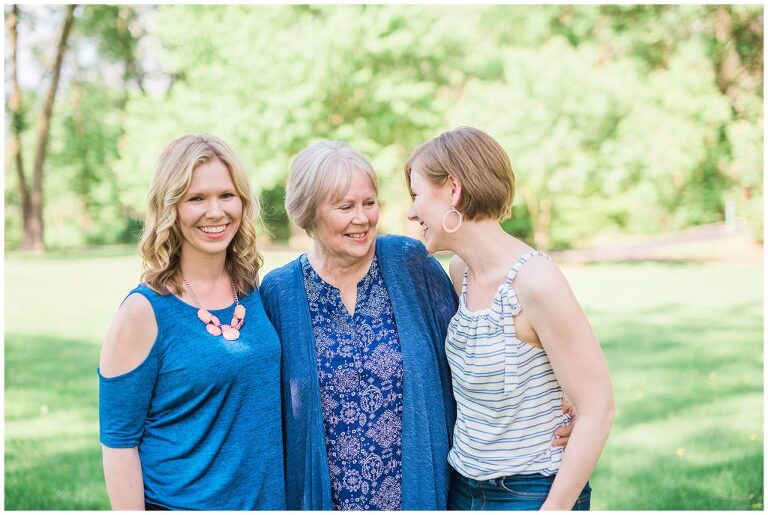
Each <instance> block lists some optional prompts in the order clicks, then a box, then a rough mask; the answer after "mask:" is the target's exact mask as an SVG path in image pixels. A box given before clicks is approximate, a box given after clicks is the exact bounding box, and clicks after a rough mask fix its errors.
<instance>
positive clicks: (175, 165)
mask: <svg viewBox="0 0 768 515" xmlns="http://www.w3.org/2000/svg"><path fill="white" fill-rule="evenodd" d="M258 215H259V205H258V203H257V201H256V199H254V198H253V197H252V196H251V191H250V186H249V185H248V180H247V177H246V175H245V171H244V168H243V165H242V164H241V162H240V160H239V159H238V157H237V156H236V155H235V153H234V151H233V150H232V149H231V148H230V147H229V146H228V145H226V144H225V143H224V142H223V141H221V140H220V139H218V138H216V137H215V136H211V135H199V136H197V135H190V136H184V137H181V138H179V139H177V140H175V141H174V142H172V143H171V144H170V145H169V146H168V147H167V148H166V149H165V150H164V151H163V153H162V155H161V156H160V159H159V161H158V164H157V169H156V172H155V176H154V180H153V184H152V187H151V190H150V193H149V207H148V211H147V218H146V223H145V226H144V233H143V236H142V238H141V242H140V244H139V250H140V254H141V258H142V261H143V264H144V273H143V275H142V283H141V284H139V286H137V287H136V288H134V289H133V290H132V291H131V292H130V293H129V295H128V296H127V297H126V299H125V300H124V301H123V303H122V305H121V306H120V308H119V310H118V312H117V315H116V317H115V319H114V321H113V322H112V326H111V327H110V329H109V332H108V334H107V336H106V339H105V342H104V346H103V349H102V353H101V359H100V363H99V370H98V374H99V421H100V440H101V442H102V450H103V460H104V476H105V479H106V483H107V492H108V494H109V498H110V501H111V503H112V508H113V509H116V510H143V509H148V510H172V509H174V510H175V509H184V510H261V509H285V493H284V484H285V483H284V474H283V452H282V438H281V416H280V384H279V381H280V371H279V366H280V342H279V340H278V338H277V335H276V334H275V330H274V328H273V327H272V325H271V324H270V322H269V320H268V319H267V317H266V315H265V313H264V308H263V306H262V302H261V298H260V296H259V291H258V290H257V283H258V272H259V268H260V267H261V263H262V259H261V255H260V253H259V252H258V250H257V247H256V235H255V234H256V233H255V230H254V221H255V219H256V218H257V217H258Z"/></svg>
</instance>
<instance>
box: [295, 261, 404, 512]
mask: <svg viewBox="0 0 768 515" xmlns="http://www.w3.org/2000/svg"><path fill="white" fill-rule="evenodd" d="M301 267H302V271H303V272H304V286H305V288H306V291H307V298H308V300H309V312H310V314H311V317H312V331H313V333H314V337H315V345H316V348H317V371H318V377H319V380H320V395H321V401H322V405H323V425H324V429H325V446H326V451H327V453H328V465H329V468H330V473H331V490H332V493H333V505H334V509H336V510H399V509H401V506H402V495H401V483H402V439H401V435H402V418H403V363H402V355H401V353H400V339H399V337H398V333H397V326H396V325H395V315H394V313H393V311H392V305H391V303H390V300H389V293H388V292H387V288H386V286H385V284H384V280H383V278H382V276H381V272H380V270H379V265H378V262H377V260H376V257H375V256H374V258H373V262H372V263H371V267H370V269H369V270H368V273H367V274H366V275H365V277H363V279H362V280H361V281H360V282H359V283H358V284H357V301H356V304H355V313H354V315H350V314H349V312H348V311H347V308H346V307H345V306H344V303H343V302H342V300H341V294H340V292H339V290H338V289H337V288H335V287H333V286H331V285H330V284H328V283H326V282H325V281H323V280H322V279H321V278H320V276H319V275H317V273H316V272H315V270H314V269H313V268H312V266H311V265H310V264H309V260H308V259H307V256H306V254H305V255H302V256H301Z"/></svg>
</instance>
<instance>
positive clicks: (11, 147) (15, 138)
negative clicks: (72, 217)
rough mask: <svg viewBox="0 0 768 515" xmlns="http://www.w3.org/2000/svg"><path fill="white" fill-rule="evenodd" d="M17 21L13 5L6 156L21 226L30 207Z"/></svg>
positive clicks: (9, 28) (9, 21)
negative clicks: (13, 173) (13, 171)
mask: <svg viewBox="0 0 768 515" xmlns="http://www.w3.org/2000/svg"><path fill="white" fill-rule="evenodd" d="M18 23H19V6H18V5H14V6H13V10H12V11H11V14H9V15H8V18H7V19H6V20H5V24H6V29H7V31H8V39H9V43H10V46H11V62H10V68H11V70H10V71H11V96H10V98H9V99H8V111H10V113H11V127H10V128H11V130H10V138H9V139H8V156H10V158H11V160H12V161H13V162H14V164H15V165H16V182H17V183H18V188H19V201H20V202H21V221H22V227H27V225H28V224H29V218H30V213H31V212H32V210H31V207H30V198H29V188H27V180H26V176H25V175H24V161H23V159H22V153H21V133H22V131H23V130H24V111H23V108H22V103H21V88H20V87H19V78H18V71H17V70H18V68H17V67H18V64H17V48H18V33H17V27H18Z"/></svg>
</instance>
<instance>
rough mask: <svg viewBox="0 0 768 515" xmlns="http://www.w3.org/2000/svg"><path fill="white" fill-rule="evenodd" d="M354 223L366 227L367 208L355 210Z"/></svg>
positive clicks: (358, 207)
mask: <svg viewBox="0 0 768 515" xmlns="http://www.w3.org/2000/svg"><path fill="white" fill-rule="evenodd" d="M352 223H354V224H357V225H365V224H367V223H368V214H367V213H366V212H365V207H363V206H357V208H355V216H354V218H353V219H352Z"/></svg>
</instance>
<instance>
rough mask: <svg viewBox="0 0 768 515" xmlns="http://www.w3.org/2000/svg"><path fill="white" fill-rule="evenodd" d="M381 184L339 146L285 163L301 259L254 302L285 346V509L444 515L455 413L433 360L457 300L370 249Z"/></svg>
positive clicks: (395, 241) (416, 265) (448, 289)
mask: <svg viewBox="0 0 768 515" xmlns="http://www.w3.org/2000/svg"><path fill="white" fill-rule="evenodd" d="M377 193H378V179H377V177H376V174H375V172H374V171H373V168H372V166H371V165H370V163H369V162H368V161H367V160H366V159H365V158H364V157H363V156H362V155H360V154H359V153H358V152H357V151H355V150H354V149H353V148H352V147H350V146H349V145H347V144H345V143H342V142H332V141H321V142H319V143H315V144H314V145H311V146H309V147H307V148H305V149H304V150H303V151H302V152H301V153H300V154H299V155H298V156H297V157H296V159H295V160H294V162H293V164H292V166H291V173H290V177H289V179H288V185H287V191H286V210H287V211H288V215H289V216H290V217H291V219H292V220H293V221H294V222H295V223H296V224H297V225H298V226H299V227H302V228H304V229H305V230H307V232H308V233H309V234H310V236H311V237H312V238H313V240H314V245H313V248H312V250H311V251H310V252H309V253H307V254H303V255H301V256H300V257H299V258H297V259H296V260H294V261H292V262H291V263H288V264H287V265H285V266H283V267H282V268H279V269H277V270H274V271H272V272H271V273H269V274H268V275H267V276H266V277H265V278H264V282H263V285H262V289H261V293H262V296H263V299H264V304H265V308H266V310H267V313H268V316H269V317H270V319H271V320H272V322H273V324H274V326H275V329H276V330H277V332H278V334H279V336H280V339H281V341H282V345H283V350H282V355H283V357H282V398H283V401H282V402H283V433H284V437H285V448H286V457H285V460H286V487H287V492H286V495H287V507H288V509H291V510H297V509H323V510H328V509H358V510H399V509H431V510H440V509H445V507H446V504H447V498H448V484H449V480H450V476H449V469H448V463H447V461H446V458H447V456H448V450H449V448H450V443H451V434H452V429H453V423H454V417H455V406H454V402H453V398H452V396H451V381H450V370H449V368H448V363H447V361H446V357H445V351H444V349H443V341H444V339H445V334H446V333H445V331H446V327H447V325H448V321H449V320H450V319H451V316H452V315H453V314H454V313H455V312H456V309H457V305H458V304H457V298H456V294H455V293H454V291H453V288H452V286H451V282H450V280H449V279H448V276H447V275H446V274H445V272H444V271H443V269H442V267H441V266H440V264H439V263H438V262H437V261H436V260H435V259H434V258H432V257H429V256H428V255H427V252H426V250H425V248H424V246H423V245H422V244H421V243H420V242H418V241H416V240H413V239H410V238H405V237H402V236H377V233H376V226H377V222H378V219H379V206H378V203H377Z"/></svg>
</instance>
